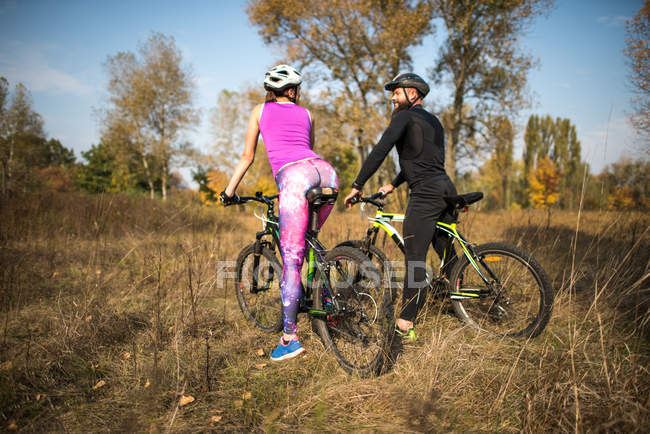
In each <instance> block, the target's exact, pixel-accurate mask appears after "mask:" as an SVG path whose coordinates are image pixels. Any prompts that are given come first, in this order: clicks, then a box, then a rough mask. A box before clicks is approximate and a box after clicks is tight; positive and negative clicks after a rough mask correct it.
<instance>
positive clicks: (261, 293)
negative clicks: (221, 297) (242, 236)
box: [235, 243, 282, 332]
mask: <svg viewBox="0 0 650 434" xmlns="http://www.w3.org/2000/svg"><path fill="white" fill-rule="evenodd" d="M281 277H282V265H280V262H279V261H278V260H277V258H276V257H275V254H274V252H273V251H271V250H269V249H268V248H265V247H264V248H262V251H261V254H260V256H259V263H258V264H257V266H256V264H255V243H253V244H250V245H248V246H246V247H244V249H243V250H242V251H241V252H240V253H239V256H238V257H237V265H236V275H235V294H237V302H238V303H239V308H240V309H241V311H242V312H243V314H244V316H245V317H246V319H247V320H249V321H252V322H253V323H254V324H255V326H257V327H259V328H261V329H262V330H266V331H272V332H277V331H280V330H282V297H281V294H280V278H281Z"/></svg>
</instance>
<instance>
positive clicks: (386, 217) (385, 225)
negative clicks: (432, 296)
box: [368, 210, 496, 299]
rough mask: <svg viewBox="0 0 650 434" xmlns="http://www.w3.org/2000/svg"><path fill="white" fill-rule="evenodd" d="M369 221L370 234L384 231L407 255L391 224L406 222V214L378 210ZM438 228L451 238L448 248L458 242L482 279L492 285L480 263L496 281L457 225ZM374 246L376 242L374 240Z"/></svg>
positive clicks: (459, 296)
mask: <svg viewBox="0 0 650 434" xmlns="http://www.w3.org/2000/svg"><path fill="white" fill-rule="evenodd" d="M368 220H369V221H370V222H372V227H373V229H370V230H369V234H368V235H370V232H371V231H373V232H376V231H378V230H379V229H383V230H384V231H385V232H386V233H387V234H388V235H390V237H391V239H392V240H393V241H394V242H395V244H396V245H397V247H398V248H399V249H400V250H401V251H402V253H405V250H404V238H403V237H402V235H401V234H400V233H399V231H398V230H397V229H395V228H394V227H393V226H392V225H391V224H390V222H393V221H396V222H403V221H404V214H397V213H386V212H383V211H379V210H377V213H376V215H375V216H374V218H373V217H369V218H368ZM436 228H437V229H438V230H441V231H443V232H445V233H447V234H448V235H449V236H450V239H449V245H448V248H449V247H451V245H452V243H453V242H454V240H456V241H458V244H459V245H460V246H461V248H462V249H463V253H464V254H465V256H466V257H467V259H468V260H469V262H470V264H472V267H474V269H475V270H476V271H477V273H478V274H479V276H480V277H481V279H483V281H484V282H485V283H486V284H487V285H491V282H490V280H489V279H488V278H487V277H485V275H484V274H483V272H482V271H481V269H480V268H479V265H478V263H477V260H478V262H480V263H481V265H483V267H484V268H485V269H486V270H487V271H488V273H489V274H490V275H491V277H492V278H493V279H495V280H496V276H494V275H493V273H492V272H491V270H490V268H489V267H488V266H487V265H486V264H485V263H484V262H483V260H482V259H480V258H478V257H477V255H476V253H474V250H473V249H472V247H471V245H470V243H469V242H468V241H467V240H466V239H465V238H464V237H463V236H462V235H461V234H460V233H459V232H458V229H457V224H456V223H443V222H440V221H439V222H436ZM373 244H374V240H373ZM448 248H446V249H445V251H444V253H443V257H442V262H441V264H440V268H443V267H444V265H445V260H446V259H447V258H446V256H447V250H448ZM450 297H451V298H452V299H464V298H478V297H480V293H475V292H467V291H463V292H451V293H450Z"/></svg>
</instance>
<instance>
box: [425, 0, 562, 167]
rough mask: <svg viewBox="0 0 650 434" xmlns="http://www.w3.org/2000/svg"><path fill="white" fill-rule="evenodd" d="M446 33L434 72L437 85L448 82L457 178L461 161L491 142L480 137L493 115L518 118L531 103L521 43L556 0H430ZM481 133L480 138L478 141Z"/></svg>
mask: <svg viewBox="0 0 650 434" xmlns="http://www.w3.org/2000/svg"><path fill="white" fill-rule="evenodd" d="M428 4H429V7H430V8H431V10H432V11H433V13H434V14H435V16H436V17H437V18H440V19H441V20H442V21H443V23H444V26H445V30H446V32H447V37H446V39H445V41H444V42H443V44H442V47H441V49H440V55H439V57H438V59H437V62H436V64H435V66H434V68H433V71H432V78H433V79H434V81H435V82H436V83H443V82H444V83H447V84H448V85H449V86H450V88H451V93H452V101H451V103H450V105H449V107H448V108H447V110H446V111H448V112H449V113H448V116H447V117H446V118H447V122H446V123H445V129H446V132H447V135H448V139H447V155H446V157H447V172H448V173H449V174H450V176H452V177H453V178H455V177H456V176H457V175H458V162H459V161H462V160H464V159H465V160H467V159H470V160H471V159H472V158H473V156H475V155H476V154H477V151H478V150H480V148H482V147H489V142H486V141H485V140H480V138H481V135H482V136H485V135H486V130H488V129H489V127H490V123H489V119H490V117H493V116H495V115H505V116H508V117H511V118H512V117H514V116H513V115H515V114H516V113H517V111H518V110H519V109H521V108H522V107H524V106H525V105H526V103H527V93H526V84H527V76H528V71H529V70H530V68H531V67H532V65H533V59H532V57H531V56H530V55H528V54H526V53H524V52H523V50H522V49H521V47H520V45H519V40H520V38H521V36H522V35H523V34H524V33H525V31H526V30H527V29H528V27H529V25H530V23H531V22H532V20H533V19H534V18H535V17H537V16H539V15H540V14H542V13H544V12H545V11H546V10H548V8H549V7H550V5H551V0H503V1H493V0H429V1H428ZM477 134H478V136H479V137H478V138H479V140H476V136H477Z"/></svg>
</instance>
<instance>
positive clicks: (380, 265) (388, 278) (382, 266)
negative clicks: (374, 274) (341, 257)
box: [336, 240, 401, 302]
mask: <svg viewBox="0 0 650 434" xmlns="http://www.w3.org/2000/svg"><path fill="white" fill-rule="evenodd" d="M365 246H366V242H365V241H364V240H348V241H343V242H342V243H339V244H337V245H336V247H353V248H355V249H359V250H361V251H362V252H363V253H364V254H365V255H366V256H368V254H369V253H370V255H372V263H373V264H375V266H376V267H377V269H378V270H379V272H380V273H381V276H382V278H383V279H384V281H385V282H391V289H392V292H391V296H392V298H393V302H394V301H395V295H396V293H397V290H398V289H399V288H401V285H400V282H398V281H397V280H396V277H395V270H394V269H393V266H392V265H391V262H390V261H389V260H388V257H387V256H386V254H385V253H384V251H383V250H381V249H380V248H379V247H377V246H375V245H373V244H371V245H370V249H368V250H366V247H365Z"/></svg>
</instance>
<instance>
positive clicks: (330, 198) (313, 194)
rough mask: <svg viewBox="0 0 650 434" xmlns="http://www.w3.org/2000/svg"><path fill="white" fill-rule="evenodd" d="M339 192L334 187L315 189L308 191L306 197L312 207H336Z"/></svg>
mask: <svg viewBox="0 0 650 434" xmlns="http://www.w3.org/2000/svg"><path fill="white" fill-rule="evenodd" d="M338 195H339V191H338V190H337V189H336V188H333V187H314V188H312V189H310V190H309V191H307V193H306V194H305V197H306V198H307V202H309V203H310V204H311V205H324V204H330V205H334V202H336V197H337V196H338Z"/></svg>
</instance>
